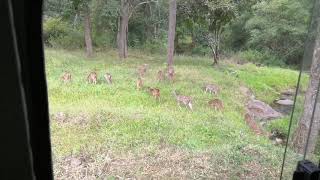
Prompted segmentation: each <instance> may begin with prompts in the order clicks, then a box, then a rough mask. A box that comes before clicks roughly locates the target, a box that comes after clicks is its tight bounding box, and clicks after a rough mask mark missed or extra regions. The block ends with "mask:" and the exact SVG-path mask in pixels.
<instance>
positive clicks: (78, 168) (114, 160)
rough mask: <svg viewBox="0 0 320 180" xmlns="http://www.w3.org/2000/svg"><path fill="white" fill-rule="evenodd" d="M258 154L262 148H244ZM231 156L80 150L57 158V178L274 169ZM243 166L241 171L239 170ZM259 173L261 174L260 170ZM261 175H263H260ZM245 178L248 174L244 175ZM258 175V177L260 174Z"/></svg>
mask: <svg viewBox="0 0 320 180" xmlns="http://www.w3.org/2000/svg"><path fill="white" fill-rule="evenodd" d="M242 151H245V152H243V153H245V154H248V153H249V154H250V155H252V156H256V157H257V158H259V157H260V156H261V154H260V152H256V151H254V150H251V149H243V150H242ZM226 162H228V159H223V158H222V157H221V156H219V155H216V154H214V153H209V152H192V151H187V150H183V149H180V148H176V147H173V146H170V147H169V146H165V147H164V146H159V147H158V149H153V150H150V149H148V148H146V149H141V150H140V151H139V152H132V151H129V152H124V153H115V152H111V151H107V152H100V153H96V154H89V155H88V154H85V153H84V154H83V153H82V154H80V155H77V156H69V157H65V158H62V159H58V160H55V166H54V167H55V169H54V170H55V179H59V180H60V179H61V180H62V179H64V180H65V179H85V180H91V179H109V178H115V179H232V177H231V176H234V175H235V173H236V172H235V171H237V172H238V173H239V174H237V175H236V176H237V177H250V178H251V179H256V178H254V177H258V176H254V175H255V173H258V172H260V173H262V174H263V173H264V176H265V177H271V178H272V177H274V176H271V174H266V173H265V172H266V171H268V172H271V171H269V170H267V169H266V168H265V167H262V166H261V165H259V164H258V162H257V164H252V163H254V162H252V163H251V164H250V163H249V164H242V165H240V166H236V167H235V166H234V165H233V164H228V163H226ZM239 170H240V171H239ZM257 175H258V174H257ZM261 177H262V176H261ZM244 179H245V178H244ZM258 179H259V178H258Z"/></svg>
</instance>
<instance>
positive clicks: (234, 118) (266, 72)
mask: <svg viewBox="0 0 320 180" xmlns="http://www.w3.org/2000/svg"><path fill="white" fill-rule="evenodd" d="M165 58H166V57H165V56H160V55H152V56H151V55H144V54H142V53H140V52H132V53H131V54H130V56H129V58H128V59H127V60H125V61H120V60H119V59H118V58H117V54H116V52H115V51H112V50H110V51H108V52H99V53H97V54H96V55H95V57H94V58H93V59H87V58H85V57H84V55H83V52H81V51H65V50H54V49H47V50H46V71H47V81H48V91H49V103H50V115H51V137H52V146H53V154H54V160H55V164H56V165H55V172H56V177H57V178H58V179H59V178H60V179H68V178H70V179H73V178H74V177H73V176H71V175H70V176H67V175H66V172H64V171H62V170H61V169H63V167H64V165H65V164H64V163H66V159H67V158H68V157H82V156H86V157H90V158H89V159H92V161H90V162H86V163H88V164H90V166H89V165H86V166H84V167H83V168H84V169H86V170H85V171H86V172H91V174H90V173H89V175H88V174H86V177H87V178H89V176H90V175H91V176H92V177H94V178H101V177H104V178H117V177H118V178H119V177H136V178H139V177H158V178H159V177H160V178H161V177H162V178H164V177H167V178H170V177H176V176H180V177H185V178H205V177H207V178H210V177H216V178H217V177H223V178H227V179H239V178H244V177H246V176H248V177H251V178H252V179H278V177H279V170H280V165H281V161H282V153H283V149H284V148H283V147H281V146H275V145H273V144H272V142H271V141H270V140H268V139H267V138H266V137H262V136H256V135H255V134H254V133H253V132H252V131H251V130H250V129H249V128H248V127H247V125H246V124H245V121H244V118H243V115H244V105H245V98H246V97H245V96H244V95H243V94H241V93H240V92H239V91H238V89H239V88H240V87H241V86H247V87H249V88H250V89H252V90H253V92H254V94H255V95H256V97H257V98H258V99H260V100H263V101H265V102H268V103H271V102H272V101H273V100H274V99H276V98H277V97H278V95H279V93H280V92H281V91H283V90H286V89H290V88H294V86H295V85H296V81H297V77H298V72H296V71H294V70H289V69H281V68H270V67H256V66H254V65H252V64H246V65H241V66H240V65H234V64H230V63H221V64H220V65H219V66H217V67H212V66H210V64H211V60H210V59H207V58H201V57H188V56H177V57H176V58H175V71H176V74H177V76H176V79H175V82H174V83H169V82H161V83H158V82H157V81H156V73H157V71H158V70H159V69H163V68H164V67H165V62H166V59H165ZM144 63H147V64H149V67H150V68H149V70H148V72H147V74H146V77H145V78H144V84H145V85H146V86H150V87H158V88H159V89H160V90H161V100H160V102H157V101H156V100H155V99H153V98H152V97H151V96H150V95H149V94H147V93H146V92H145V91H137V90H136V88H135V82H136V79H137V72H136V69H137V67H138V66H139V65H141V64H144ZM93 70H96V71H97V72H98V75H99V81H98V84H97V85H91V84H87V83H86V81H85V80H86V76H87V74H88V73H89V72H91V71H93ZM64 71H69V72H71V73H72V83H70V84H66V85H65V84H63V83H62V82H61V81H60V76H61V74H62V73H63V72H64ZM106 72H110V73H111V74H112V76H113V81H114V84H112V85H107V84H106V83H104V81H103V79H102V77H103V74H104V73H106ZM230 72H235V73H230ZM206 83H214V84H217V85H218V86H219V87H220V88H221V93H220V94H218V95H216V96H212V95H210V94H205V93H204V92H203V91H202V89H201V87H202V86H203V85H204V84H206ZM173 90H178V91H179V92H180V93H181V94H183V95H188V96H191V97H193V99H194V111H192V112H190V111H188V110H187V109H185V108H181V109H180V108H179V107H178V106H177V103H176V102H175V99H174V97H173V95H172V91H173ZM213 98H219V99H221V100H222V101H223V102H224V106H225V110H224V111H222V112H219V111H214V110H212V109H210V108H209V107H208V106H207V102H208V101H209V100H211V99H213ZM283 121H285V122H284V123H283V122H282V121H279V123H280V125H275V126H280V127H282V128H284V127H285V126H286V125H287V120H283ZM281 123H282V124H281ZM174 153H177V154H178V155H179V158H177V157H176V156H174ZM106 156H108V157H109V156H111V157H112V158H111V159H113V161H112V162H114V163H115V162H117V163H123V166H119V164H118V165H117V163H115V164H113V165H114V166H117V167H118V168H116V169H112V168H111V169H109V170H106V171H102V170H101V169H103V167H104V166H105V163H106V162H105V159H104V158H105V157H106ZM180 156H182V157H180ZM290 158H291V161H289V162H294V161H293V160H295V159H296V158H297V156H296V155H295V154H294V153H292V152H291V151H289V159H290ZM196 161H201V162H202V161H203V162H207V163H208V164H206V165H205V167H204V168H203V170H201V172H202V171H203V173H200V174H199V170H200V169H201V168H200V169H199V167H192V166H191V165H192V164H197V162H196ZM172 162H176V164H174V163H173V164H172ZM131 163H133V164H136V166H133V165H132V164H131ZM162 163H163V165H162ZM111 164H112V163H111ZM292 165H293V164H292ZM199 166H200V165H199ZM202 166H204V165H202ZM89 167H94V168H91V169H90V168H89ZM121 167H122V168H121ZM133 167H135V168H133ZM137 167H140V168H137ZM146 167H149V169H148V168H146ZM188 167H190V168H188ZM128 168H133V169H134V170H132V171H130V172H128V171H127V170H128ZM79 169H81V168H75V171H77V172H78V171H81V170H79ZM151 169H154V170H151ZM75 171H72V172H69V173H70V174H72V173H74V172H75ZM98 171H99V172H100V171H101V173H99V174H97V172H98ZM258 171H259V173H260V174H259V173H257V172H258ZM63 172H64V173H63ZM157 172H158V174H157ZM160 172H161V173H160ZM74 174H76V173H74ZM78 175H79V177H82V178H83V177H84V176H83V174H82V173H81V172H80V173H79V174H78ZM89 179H90V178H89Z"/></svg>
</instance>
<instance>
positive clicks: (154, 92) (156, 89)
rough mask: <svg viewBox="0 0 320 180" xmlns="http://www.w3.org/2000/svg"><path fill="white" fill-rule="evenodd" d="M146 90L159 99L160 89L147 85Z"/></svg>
mask: <svg viewBox="0 0 320 180" xmlns="http://www.w3.org/2000/svg"><path fill="white" fill-rule="evenodd" d="M148 91H149V93H150V94H151V95H152V96H153V97H154V98H155V99H156V100H158V101H159V100H160V89H158V88H150V87H148Z"/></svg>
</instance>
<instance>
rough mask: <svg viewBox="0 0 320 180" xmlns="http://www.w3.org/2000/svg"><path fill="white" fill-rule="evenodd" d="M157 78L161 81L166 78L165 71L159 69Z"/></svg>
mask: <svg viewBox="0 0 320 180" xmlns="http://www.w3.org/2000/svg"><path fill="white" fill-rule="evenodd" d="M157 80H158V82H161V81H163V80H164V73H163V71H162V70H159V71H158V75H157Z"/></svg>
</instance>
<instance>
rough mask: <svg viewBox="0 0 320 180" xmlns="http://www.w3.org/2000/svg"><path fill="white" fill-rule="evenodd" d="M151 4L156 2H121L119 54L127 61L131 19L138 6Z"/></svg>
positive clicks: (118, 37)
mask: <svg viewBox="0 0 320 180" xmlns="http://www.w3.org/2000/svg"><path fill="white" fill-rule="evenodd" d="M150 2H155V1H153V0H147V1H140V0H121V3H120V15H119V21H118V34H117V46H118V53H119V57H120V58H121V59H125V58H127V57H128V31H129V30H128V28H129V19H130V17H131V16H132V14H133V13H134V11H135V9H136V8H137V7H138V6H140V5H143V4H146V3H150Z"/></svg>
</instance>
